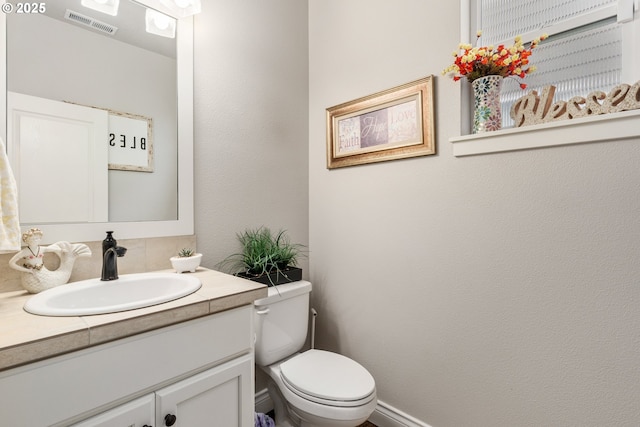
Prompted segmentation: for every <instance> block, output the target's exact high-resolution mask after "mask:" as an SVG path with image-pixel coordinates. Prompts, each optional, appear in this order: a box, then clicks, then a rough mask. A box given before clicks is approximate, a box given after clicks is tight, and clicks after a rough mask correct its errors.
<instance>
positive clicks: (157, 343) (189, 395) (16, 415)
mask: <svg viewBox="0 0 640 427" xmlns="http://www.w3.org/2000/svg"><path fill="white" fill-rule="evenodd" d="M194 275H196V276H198V277H199V278H200V279H201V281H202V288H201V289H200V290H199V291H197V292H196V293H194V294H192V295H189V296H187V297H184V298H181V299H179V300H176V301H172V302H168V303H164V304H159V305H156V306H153V307H148V308H144V309H139V310H132V311H128V312H123V313H113V314H105V315H96V316H84V317H77V318H54V317H44V316H34V315H31V314H28V313H26V312H24V311H21V307H22V305H24V302H25V301H26V300H27V299H28V298H29V296H28V295H25V294H19V295H1V294H0V332H1V334H0V364H1V365H2V366H0V369H3V370H2V371H0V396H2V399H0V413H1V414H2V416H3V422H4V424H6V425H15V426H18V425H25V426H26V425H29V426H70V425H74V426H112V425H122V426H135V427H143V426H145V425H146V426H149V427H151V426H154V427H156V426H165V425H166V426H171V425H174V424H175V425H176V426H178V425H182V426H195V425H224V426H236V425H237V426H243V427H249V426H253V423H254V420H253V411H254V410H253V408H254V353H253V351H254V350H253V343H254V334H253V308H252V302H253V301H254V300H255V299H258V298H261V297H264V296H266V294H267V288H266V287H265V286H263V285H260V284H256V283H253V282H250V281H247V280H244V279H240V278H236V277H233V276H229V275H226V274H223V273H219V272H215V271H210V270H204V269H202V270H198V271H197V272H196V273H194ZM10 294H11V293H10Z"/></svg>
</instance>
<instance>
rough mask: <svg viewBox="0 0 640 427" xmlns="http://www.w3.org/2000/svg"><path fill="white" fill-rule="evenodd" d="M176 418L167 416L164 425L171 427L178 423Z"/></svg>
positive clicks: (170, 415) (171, 415)
mask: <svg viewBox="0 0 640 427" xmlns="http://www.w3.org/2000/svg"><path fill="white" fill-rule="evenodd" d="M176 419H177V418H176V416H175V415H173V414H167V415H165V417H164V425H166V426H168V427H170V426H172V425H174V424H175V423H176Z"/></svg>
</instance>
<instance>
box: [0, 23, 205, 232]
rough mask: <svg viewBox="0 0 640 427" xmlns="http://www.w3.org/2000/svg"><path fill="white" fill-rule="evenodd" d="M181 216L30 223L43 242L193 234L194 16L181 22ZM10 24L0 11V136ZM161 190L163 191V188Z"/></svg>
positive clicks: (3, 125) (0, 132)
mask: <svg viewBox="0 0 640 427" xmlns="http://www.w3.org/2000/svg"><path fill="white" fill-rule="evenodd" d="M177 34H178V40H177V42H178V44H177V61H176V62H177V67H178V69H177V80H178V81H177V85H178V86H177V89H178V153H177V155H178V158H177V159H176V161H177V162H178V219H177V220H175V221H143V222H102V223H82V224H55V225H51V224H42V225H39V224H29V226H26V227H22V230H23V232H24V231H26V230H27V229H28V228H31V227H38V228H40V229H41V230H42V231H43V233H44V237H43V241H42V243H44V244H50V243H54V242H57V241H61V240H64V241H69V242H91V241H99V240H102V239H103V238H104V236H105V231H107V230H109V231H113V232H114V237H115V238H116V239H139V238H150V237H166V236H181V235H192V234H193V233H194V225H193V224H194V220H193V202H194V201H193V17H187V18H183V19H180V20H179V21H178V29H177ZM6 41H7V25H6V16H5V15H4V14H0V69H1V71H0V135H2V140H3V141H6V135H7V123H6V120H7V99H6V97H7V74H6V72H7V51H6ZM160 191H162V190H160Z"/></svg>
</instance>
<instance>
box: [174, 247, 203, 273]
mask: <svg viewBox="0 0 640 427" xmlns="http://www.w3.org/2000/svg"><path fill="white" fill-rule="evenodd" d="M169 260H170V261H171V265H172V266H173V269H174V270H175V271H176V273H184V272H185V271H189V272H191V273H195V271H196V268H198V267H199V266H200V261H202V254H198V253H195V251H194V250H193V249H191V248H182V249H181V250H180V251H179V252H178V255H177V256H174V257H171V258H169Z"/></svg>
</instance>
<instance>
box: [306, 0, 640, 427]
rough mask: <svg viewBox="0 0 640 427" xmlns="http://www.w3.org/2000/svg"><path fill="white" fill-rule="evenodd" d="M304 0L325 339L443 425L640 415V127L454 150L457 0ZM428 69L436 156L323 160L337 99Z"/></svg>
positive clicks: (387, 392)
mask: <svg viewBox="0 0 640 427" xmlns="http://www.w3.org/2000/svg"><path fill="white" fill-rule="evenodd" d="M309 3H310V5H309V22H310V30H309V40H310V66H309V69H310V82H309V87H310V102H309V106H310V110H309V117H310V119H309V135H310V137H309V175H310V178H309V182H310V197H309V198H310V207H309V210H310V245H311V249H312V255H311V260H310V263H311V277H310V278H311V280H312V282H313V284H314V296H313V300H314V305H315V306H316V308H317V309H318V311H319V312H320V316H319V318H318V336H317V343H318V344H319V346H321V347H324V348H329V349H332V350H337V351H340V352H342V353H344V354H347V355H349V356H351V357H353V358H355V359H356V360H358V361H360V362H361V363H362V364H363V365H364V366H366V367H367V368H368V369H369V370H370V371H371V372H372V373H373V375H374V377H375V378H376V380H377V384H378V391H379V398H380V399H381V400H382V401H384V402H386V403H388V404H390V405H392V406H394V407H396V408H398V409H399V410H401V411H404V412H405V413H408V414H410V415H411V416H414V417H416V418H418V419H420V420H422V421H424V422H426V423H428V424H430V425H432V426H434V427H446V426H452V427H459V426H474V427H478V426H491V427H498V426H505V427H510V426H527V425H531V426H541V425H545V426H551V425H554V426H560V425H562V426H578V425H579V426H600V425H616V426H632V425H637V424H638V421H639V420H640V406H638V404H637V402H638V401H640V386H638V384H640V370H638V354H640V311H639V310H638V308H637V306H638V303H639V302H640V286H639V284H638V282H639V278H640V263H638V262H637V257H638V254H639V253H640V250H639V249H640V248H639V246H640V245H639V239H640V222H639V221H638V220H637V218H638V214H640V201H639V198H638V190H639V182H640V171H639V169H638V167H637V165H638V163H639V162H640V141H639V140H631V141H629V140H627V141H610V142H606V143H598V144H586V145H580V146H571V147H559V148H549V149H542V150H530V151H523V152H514V153H504V154H492V155H484V156H475V157H469V158H455V157H453V155H452V149H451V145H450V144H449V142H448V138H449V137H451V136H456V135H459V130H458V129H459V123H460V113H459V110H460V103H459V101H458V99H459V92H458V91H459V88H458V85H459V84H460V83H453V82H451V81H449V80H447V79H444V78H441V77H440V76H439V73H440V71H441V70H442V69H443V68H444V67H445V66H447V65H448V63H449V61H450V60H451V52H452V51H453V50H454V49H455V47H456V46H457V44H458V43H459V41H460V40H459V16H458V14H459V5H458V2H436V1H426V2H424V1H417V0H402V1H398V2H389V1H383V0H350V1H347V2H345V1H342V0H322V1H318V0H310V2H309ZM532 59H533V60H534V61H535V54H534V56H533V57H532ZM428 74H435V75H436V107H437V108H436V115H437V119H436V134H437V143H438V155H436V156H433V157H426V158H417V159H409V160H401V161H394V162H387V163H382V164H373V165H367V166H358V167H353V168H348V169H339V170H332V171H328V170H327V169H326V168H325V165H326V163H325V135H324V126H325V119H324V110H325V108H327V107H330V106H332V105H336V104H338V103H341V102H345V101H348V100H351V99H355V98H358V97H361V96H365V95H368V94H371V93H375V92H377V91H380V90H384V89H387V88H390V87H393V86H396V85H399V84H402V83H406V82H409V81H412V80H414V79H417V78H420V77H423V76H425V75H428ZM465 84H466V83H465ZM576 131H578V132H579V131H580V129H579V128H578V129H577V130H576ZM514 138H517V136H514Z"/></svg>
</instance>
